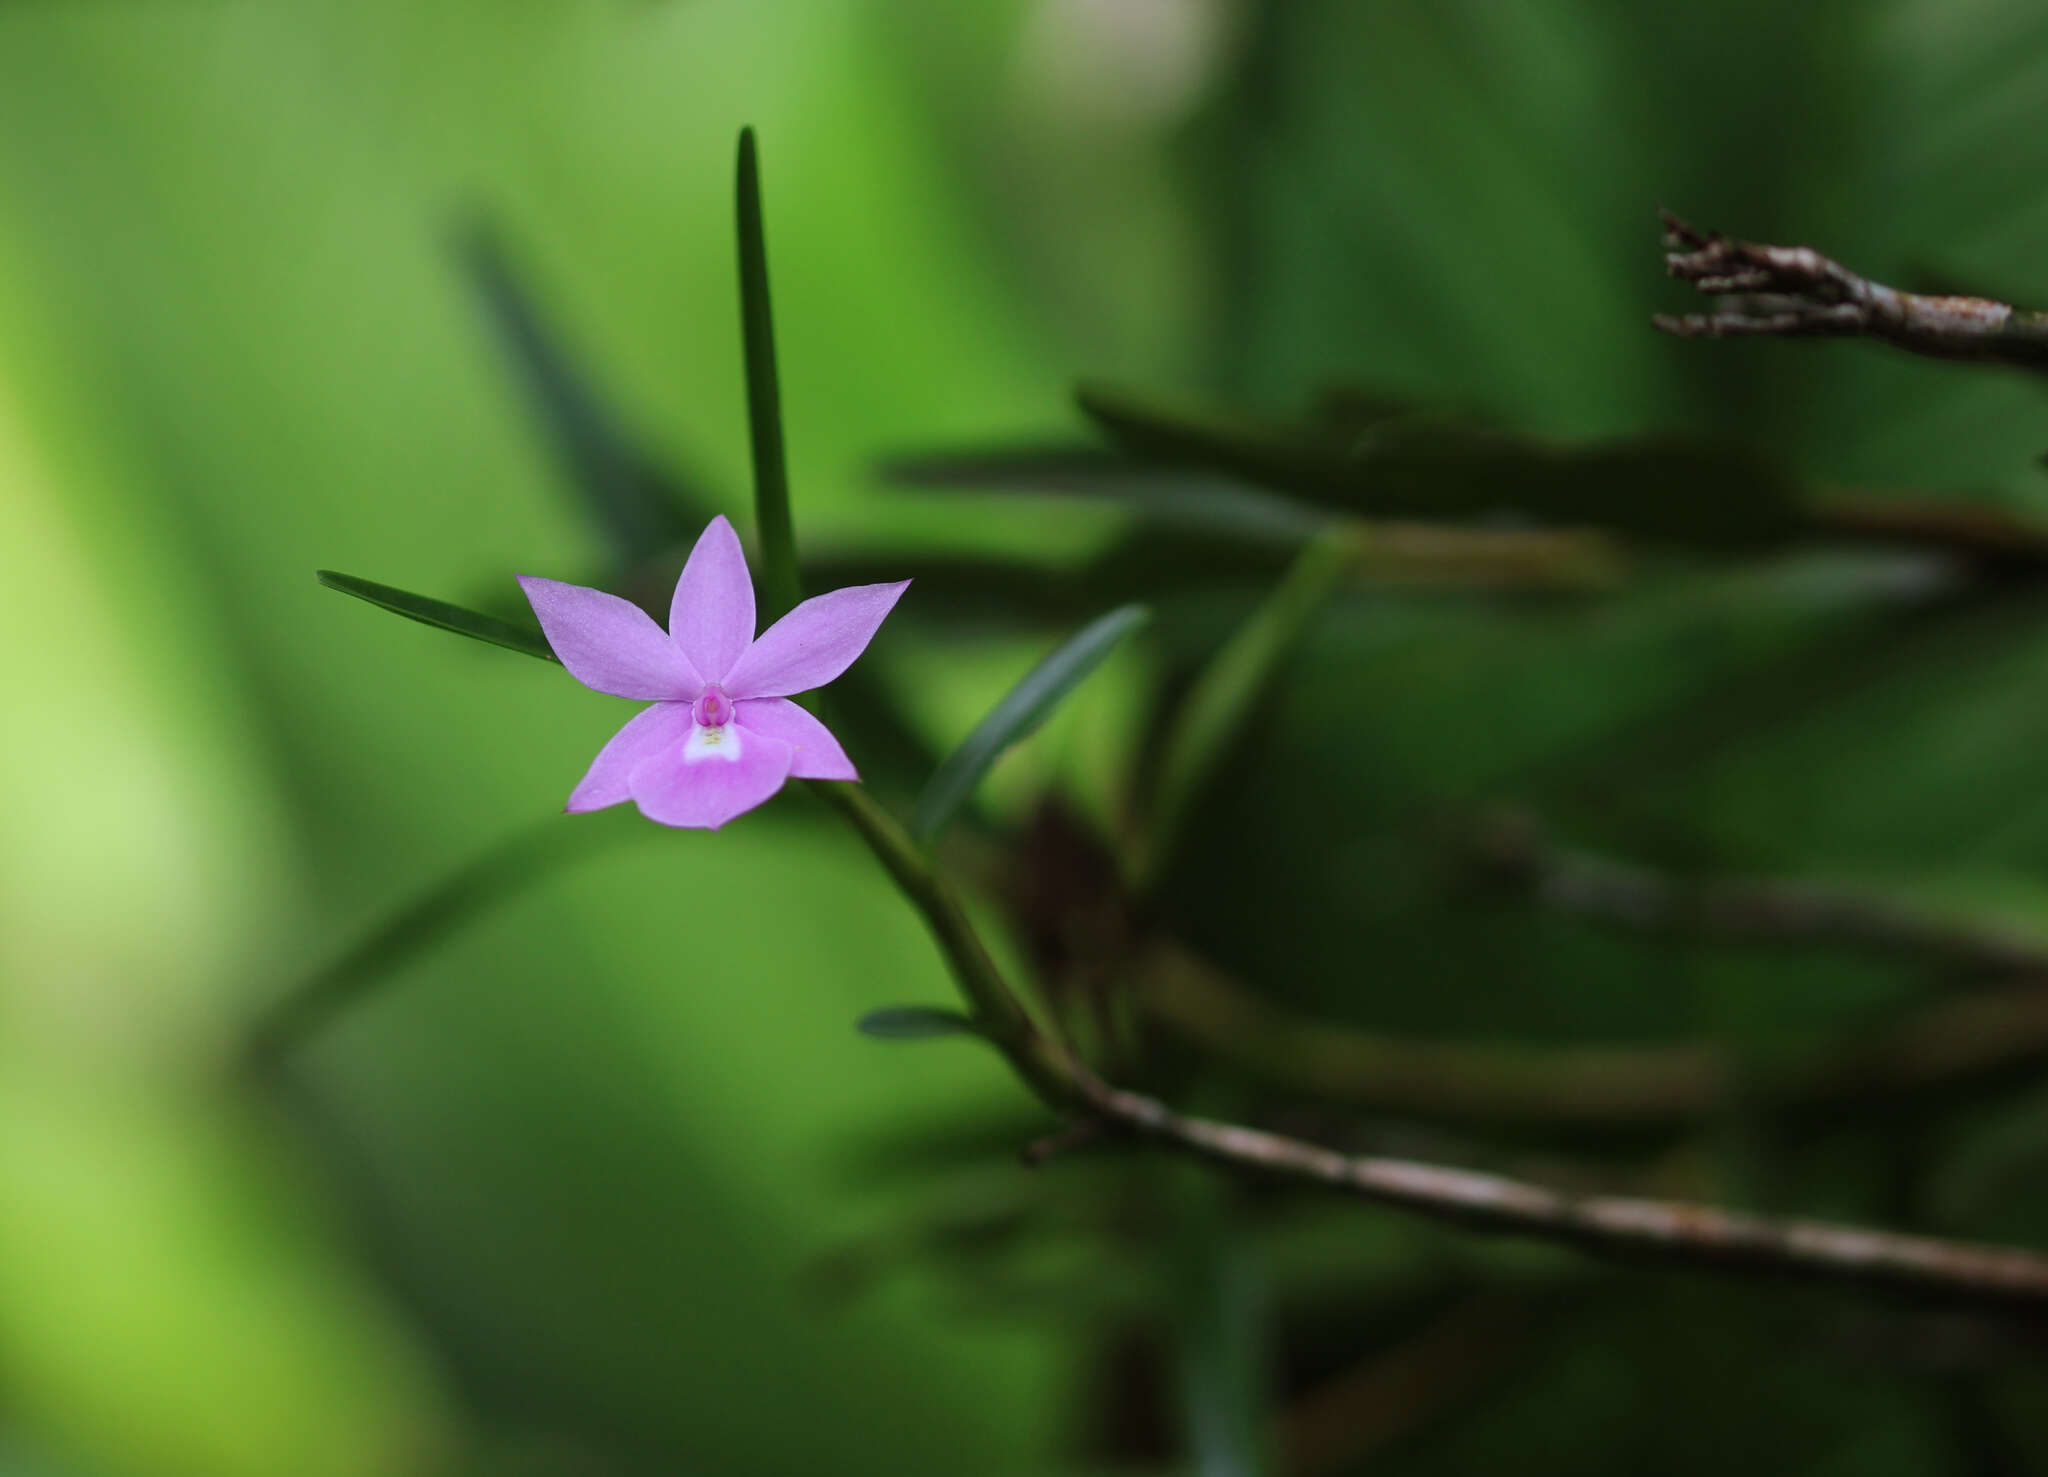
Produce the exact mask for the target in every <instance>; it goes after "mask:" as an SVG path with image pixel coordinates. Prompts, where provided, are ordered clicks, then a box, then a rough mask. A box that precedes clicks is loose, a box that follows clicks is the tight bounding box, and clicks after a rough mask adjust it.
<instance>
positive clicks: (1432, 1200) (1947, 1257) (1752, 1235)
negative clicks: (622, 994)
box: [817, 785, 2048, 1308]
mask: <svg viewBox="0 0 2048 1477" xmlns="http://www.w3.org/2000/svg"><path fill="white" fill-rule="evenodd" d="M817 788H819V789H820V790H821V791H822V793H824V794H825V795H826V796H827V797H828V798H829V799H830V800H831V801H832V803H833V804H835V805H836V806H838V808H839V809H840V810H841V812H842V813H844V814H845V815H846V817H847V819H848V820H849V821H851V822H852V824H853V825H854V827H855V829H856V830H858V831H859V832H860V835H861V837H862V839H863V840H865V841H866V842H867V843H868V846H869V848H870V849H871V850H873V851H874V853H875V855H876V857H877V859H878V860H880V861H881V863H882V864H883V866H884V867H885V868H887V870H888V871H889V873H890V874H891V875H892V876H893V877H894V878H895V879H896V881H897V883H898V885H899V886H900V888H901V890H902V892H903V894H904V896H905V897H906V898H907V899H909V900H910V902H911V903H912V904H913V905H914V906H915V907H916V908H917V909H918V911H919V912H920V913H921V914H923V916H924V919H925V922H926V924H927V925H928V926H929V927H930V928H931V930H932V933H933V936H934V938H935V939H936V940H937V941H938V943H939V945H940V947H941V948H942V949H943V950H944V952H945V954H946V957H947V959H948V962H949V963H950V964H951V965H952V968H953V975H954V979H955V980H956V982H957V983H958V984H959V986H960V990H961V994H962V995H963V997H964V998H965V999H966V1000H967V1002H968V1004H969V1005H970V1006H971V1007H972V1009H973V1011H974V1014H975V1017H976V1020H977V1022H978V1023H979V1024H980V1026H981V1028H982V1032H983V1034H984V1035H985V1036H986V1037H987V1038H988V1040H989V1041H990V1042H991V1043H992V1044H993V1045H994V1046H995V1047H996V1048H997V1049H998V1050H1000V1051H1001V1052H1002V1053H1003V1054H1004V1056H1005V1057H1006V1058H1008V1060H1009V1061H1010V1063H1011V1064H1012V1066H1013V1067H1015V1068H1016V1070H1017V1072H1018V1075H1019V1076H1020V1077H1022V1078H1023V1079H1024V1081H1025V1082H1026V1083H1027V1084H1028V1085H1029V1086H1030V1087H1031V1088H1032V1089H1033V1090H1034V1091H1035V1092H1037V1093H1038V1095H1039V1096H1040V1097H1041V1098H1042V1099H1043V1100H1044V1101H1045V1102H1046V1103H1047V1104H1048V1106H1051V1107H1053V1108H1054V1109H1056V1110H1057V1111H1060V1112H1062V1113H1073V1112H1080V1113H1084V1114H1088V1115H1091V1116H1093V1117H1095V1118H1097V1119H1100V1120H1102V1122H1103V1123H1104V1124H1105V1125H1106V1126H1108V1127H1111V1128H1121V1129H1125V1130H1129V1131H1131V1132H1134V1133H1137V1134H1140V1135H1143V1136H1144V1137H1147V1138H1150V1139H1154V1140H1157V1141H1158V1142H1160V1143H1162V1144H1165V1145H1168V1146H1170V1147H1172V1148H1174V1149H1177V1150H1179V1151H1181V1152H1183V1153H1187V1154H1192V1155H1195V1156H1197V1157H1199V1158H1203V1159H1208V1160H1212V1161H1214V1162H1216V1163H1219V1164H1222V1165H1226V1166H1228V1167H1230V1168H1232V1169H1235V1170H1238V1171H1243V1172H1253V1173H1259V1174H1266V1175H1271V1176H1274V1177H1276V1178H1280V1179H1284V1180H1296V1181H1301V1182H1304V1183H1308V1184H1316V1185H1322V1186H1325V1187H1327V1188H1330V1189H1334V1190H1338V1191H1341V1192H1344V1193H1347V1194H1351V1195H1355V1196H1358V1197H1359V1198H1361V1199H1365V1200H1369V1201H1372V1202H1374V1203H1377V1204H1381V1205H1391V1206H1397V1207H1400V1208H1403V1209H1407V1210H1412V1211H1415V1212H1417V1213H1419V1214H1423V1215H1429V1216H1433V1217H1435V1218H1437V1219H1440V1220H1447V1221H1454V1222H1458V1223H1460V1224H1463V1225H1467V1226H1470V1227H1473V1228H1474V1229H1478V1230H1484V1231H1498V1232H1508V1233H1513V1234H1519V1235H1526V1236H1539V1237H1544V1238H1547V1239H1550V1240H1555V1241H1564V1242H1570V1243H1574V1244H1577V1245H1580V1246H1584V1247H1586V1248H1588V1249H1589V1250H1593V1251H1597V1252H1602V1253H1605V1254H1609V1255H1614V1256H1633V1257H1638V1258H1641V1257H1654V1258H1657V1259H1660V1260H1664V1261H1671V1262H1678V1263H1688V1264H1693V1265H1699V1266H1707V1267H1718V1268H1723V1269H1728V1270H1738V1271H1748V1272H1757V1273H1774V1274H1778V1275H1789V1276H1797V1277H1804V1278H1810V1279H1832V1280H1839V1281H1855V1282H1862V1283H1867V1284H1870V1285H1872V1286H1877V1287H1883V1288H1888V1289H1891V1290H1894V1291H1905V1292H1913V1293H1919V1294H1928V1295H1939V1296H1944V1297H1949V1298H1958V1299H1974V1300H1979V1301H1989V1302H1995V1303H2001V1304H2018V1305H2024V1306H2026V1307H2028V1308H2048V1255H2042V1254H2038V1253H2035V1252H2031V1251H2022V1250H2018V1249H2015V1248H2011V1247H1998V1246H1979V1245H1972V1244H1969V1243H1966V1242H1958V1241H1943V1240H1937V1239H1934V1238H1931V1237H1923V1236H1902V1235H1895V1234H1892V1233H1889V1232H1884V1231H1871V1230H1865V1229H1863V1228H1860V1227H1855V1226H1841V1225H1830V1224H1827V1223H1824V1222H1819V1221H1801V1220H1773V1219H1767V1218H1765V1217H1761V1216H1751V1215H1744V1214H1741V1213H1739V1212H1735V1211H1729V1210H1722V1209H1718V1208H1716V1207H1712V1206H1705V1205H1689V1204H1683V1203H1676V1202H1669V1201H1658V1200H1639V1199H1632V1198H1627V1197H1621V1196H1609V1195H1576V1194H1570V1193H1567V1192H1565V1191H1562V1190H1556V1189H1549V1188H1546V1187H1544V1186H1541V1185H1534V1184H1529V1183H1526V1182H1524V1181H1520V1180H1512V1179H1508V1178H1505V1177H1503V1176H1500V1175H1492V1174H1481V1173H1477V1172H1475V1171H1472V1170H1465V1169H1452V1168H1446V1167H1444V1166H1441V1165H1434V1164H1420V1163H1415V1162H1413V1161H1410V1160H1405V1159H1392V1158H1384V1157H1379V1156H1371V1155H1364V1156H1351V1155H1345V1154H1340V1153H1338V1152H1336V1151H1335V1150H1332V1149H1326V1148H1323V1147H1321V1146H1320V1145H1316V1144H1311V1143H1306V1142H1304V1141H1302V1140H1300V1139H1293V1138H1288V1137H1285V1136H1283V1135H1281V1134H1275V1133H1267V1132H1265V1131H1263V1130H1260V1129H1255V1128H1247V1127H1244V1126H1242V1125H1239V1124H1233V1123H1221V1122H1217V1121H1215V1120H1213V1119H1207V1118H1195V1117H1190V1116H1188V1115H1186V1114H1183V1113H1179V1112H1176V1111H1175V1110H1173V1109H1172V1108H1170V1107H1168V1106H1167V1105H1166V1104H1165V1103H1162V1102H1160V1101H1159V1100H1158V1099H1156V1098H1151V1097H1146V1096H1144V1095H1143V1094H1141V1093H1135V1092H1129V1091H1126V1090H1125V1089H1123V1088H1119V1087H1113V1086H1111V1085H1110V1084H1108V1083H1106V1082H1103V1081H1102V1080H1100V1079H1099V1078H1097V1077H1096V1076H1095V1074H1094V1073H1093V1072H1091V1071H1089V1070H1088V1068H1087V1067H1086V1066H1084V1065H1083V1064H1082V1063H1081V1062H1080V1060H1079V1059H1078V1058H1076V1057H1075V1056H1074V1054H1073V1053H1072V1052H1071V1051H1070V1050H1068V1048H1067V1047H1066V1046H1065V1044H1064V1043H1062V1042H1060V1041H1058V1040H1057V1039H1055V1038H1054V1037H1052V1036H1051V1035H1050V1034H1049V1033H1048V1032H1047V1031H1046V1029H1045V1028H1044V1027H1042V1026H1041V1025H1039V1024H1038V1023H1037V1022H1036V1021H1035V1020H1034V1019H1033V1017H1032V1016H1031V1014H1030V1012H1029V1011H1027V1010H1026V1009H1025V1008H1024V1006H1023V1004H1022V1002H1021V1001H1020V1000H1019V998H1018V996H1017V995H1016V993H1015V992H1014V991H1013V990H1012V989H1011V987H1010V985H1009V982H1008V981H1007V980H1005V979H1004V978H1003V976H1002V974H1001V973H1000V971H999V970H998V969H997V968H996V965H995V962H994V960H993V959H992V958H991V956H990V955H989V953H988V951H987V950H986V949H985V948H983V947H982V945H981V943H980V941H979V939H978V938H977V937H976V936H975V935H974V932H973V928H972V925H971V924H970V923H969V922H968V919H967V915H966V913H965V911H964V910H963V909H962V908H961V906H960V904H959V902H958V900H957V899H956V898H954V896H953V894H952V890H951V888H950V887H949V886H948V885H947V884H946V882H945V880H944V879H943V878H941V877H940V876H939V875H938V874H937V873H936V872H934V871H933V870H932V867H931V864H930V862H929V860H928V859H927V858H926V857H925V855H924V854H923V853H922V852H921V851H920V850H919V849H918V848H917V846H916V844H915V843H914V842H912V841H911V839H910V836H909V834H908V833H907V832H905V831H904V830H903V828H902V827H901V826H900V825H898V824H897V823H896V821H895V820H894V819H893V818H892V817H891V816H889V815H888V813H887V812H885V811H883V810H881V809H880V808H879V807H878V806H876V805H875V803H874V802H873V801H872V800H870V799H868V797H867V796H866V795H864V794H862V793H861V792H860V790H859V789H858V787H856V786H852V785H829V786H820V787H817Z"/></svg>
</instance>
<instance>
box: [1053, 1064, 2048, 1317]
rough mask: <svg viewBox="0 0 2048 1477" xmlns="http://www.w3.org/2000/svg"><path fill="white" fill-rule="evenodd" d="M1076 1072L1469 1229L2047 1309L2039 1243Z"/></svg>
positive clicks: (1281, 1166)
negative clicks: (1418, 1145)
mask: <svg viewBox="0 0 2048 1477" xmlns="http://www.w3.org/2000/svg"><path fill="white" fill-rule="evenodd" d="M1075 1082H1076V1085H1077V1086H1078V1087H1079V1088H1080V1090H1081V1093H1082V1097H1083V1100H1084V1101H1085V1102H1086V1103H1087V1105H1088V1106H1089V1107H1091V1108H1092V1109H1094V1111H1096V1112H1097V1113H1099V1114H1100V1115H1101V1116H1102V1117H1104V1118H1106V1119H1108V1120H1110V1121H1111V1122H1113V1123H1117V1124H1121V1125H1123V1126H1125V1127H1127V1128H1130V1129H1133V1130H1135V1131H1136V1132H1139V1133H1142V1134H1144V1135H1146V1136H1147V1137H1150V1138H1154V1139H1157V1140H1159V1141H1161V1142H1162V1143H1166V1144H1169V1145H1171V1146H1173V1147H1174V1148H1177V1149H1179V1150H1181V1151H1183V1152H1185V1153H1190V1154H1194V1155H1196V1156H1197V1157H1199V1158H1203V1159H1208V1160H1211V1161H1214V1162H1216V1163H1219V1164H1223V1165H1226V1166H1229V1167H1230V1168H1233V1169H1236V1170H1240V1171H1251V1172H1255V1173H1260V1174H1266V1175H1271V1176H1274V1177H1276V1178H1280V1179H1288V1180H1301V1181H1305V1182H1308V1183H1311V1184H1320V1185H1323V1186H1326V1187H1328V1188H1330V1189H1334V1190H1339V1191H1342V1192H1344V1193H1346V1194H1350V1195H1355V1196H1358V1197H1359V1198H1361V1199H1364V1200H1370V1201H1373V1202H1374V1203H1376V1204H1380V1205H1391V1206H1397V1207H1399V1208H1402V1209H1406V1210H1412V1211H1416V1212H1419V1213H1421V1214H1423V1215H1428V1216H1433V1217H1435V1218H1437V1219H1439V1220H1447V1221H1454V1222H1457V1223H1460V1224H1463V1225H1465V1226H1468V1227H1470V1228H1472V1229H1474V1230H1479V1231H1499V1232H1509V1233H1514V1234H1519V1235H1525V1236H1539V1237H1543V1238H1546V1239H1549V1240H1554V1241H1564V1242H1569V1243H1573V1244H1576V1245H1579V1246H1582V1247H1585V1248H1586V1249H1588V1250H1591V1251H1596V1252H1600V1253H1603V1254H1606V1255H1610V1256H1619V1257H1632V1258H1638V1259H1641V1258H1655V1259H1657V1260H1661V1261H1670V1262H1677V1263H1683V1264H1690V1265H1694V1266H1701V1267H1711V1268H1720V1269H1723V1270H1728V1271H1746V1272H1753V1273H1766V1274H1776V1275H1790V1276H1798V1277H1805V1278H1811V1279H1821V1280H1831V1281H1846V1282H1859V1283H1864V1284H1866V1285H1869V1286H1873V1287H1881V1288H1886V1289H1889V1290H1891V1291H1895V1292H1912V1293H1919V1294H1935V1295H1941V1296H1946V1297H1952V1298H1963V1299H1972V1300H1980V1301H1994V1302H2009V1303H2020V1304H2024V1305H2027V1306H2029V1307H2035V1306H2039V1307H2043V1308H2048V1255H2042V1254H2040V1253H2037V1252H2032V1251H2022V1250H2018V1249H2016V1248H2012V1247H2000V1246H1979V1245H1972V1244H1970V1243H1968V1242H1962V1241H1944V1240H1939V1239H1936V1238H1934V1237H1929V1236H1902V1235H1897V1234H1894V1233H1892V1232H1888V1231H1872V1230H1867V1229H1865V1228H1863V1227H1859V1226H1844V1225H1834V1224H1830V1223H1828V1222H1824V1221H1806V1220H1776V1219H1770V1218H1767V1217H1764V1216H1754V1215H1745V1214H1743V1213H1741V1212H1739V1211H1731V1210H1723V1209H1720V1208H1718V1207H1715V1206H1710V1205H1691V1204H1685V1203H1681V1202H1676V1201H1666V1200H1639V1199H1635V1198H1632V1197H1627V1196H1618V1195H1574V1194H1568V1193H1566V1192H1564V1191H1562V1190H1554V1189H1548V1188H1546V1187H1544V1186H1541V1185H1533V1184H1529V1183H1527V1182H1525V1181H1521V1180H1512V1179H1508V1178H1506V1177H1504V1176H1501V1175H1494V1174H1482V1173H1479V1172H1477V1171H1474V1170H1469V1169H1453V1168H1448V1167H1445V1166H1442V1165H1436V1164H1419V1163H1416V1162H1414V1161H1412V1160H1406V1159H1389V1158H1382V1157H1378V1156H1373V1155H1358V1156H1352V1155H1345V1154H1339V1153H1337V1152H1336V1151H1335V1150H1332V1149H1325V1148H1322V1147H1321V1146H1319V1145H1316V1144H1309V1143H1304V1142H1302V1141H1301V1140H1299V1139H1291V1138H1286V1137H1284V1136H1282V1135H1280V1134H1275V1133H1267V1132H1265V1131H1264V1130H1262V1129H1256V1128H1247V1127H1244V1126H1242V1125H1240V1124H1235V1123H1219V1122H1217V1121H1215V1120H1213V1119H1208V1118H1193V1117H1189V1116H1187V1115H1185V1114H1182V1113H1177V1112H1175V1111H1174V1110H1173V1109H1171V1108H1169V1107H1167V1106H1166V1104H1164V1103H1162V1102H1160V1101H1158V1100H1157V1099H1156V1098H1149V1097H1145V1096H1143V1095H1142V1094H1139V1093H1134V1092H1126V1091H1124V1090H1123V1089H1121V1088H1116V1087H1111V1086H1109V1085H1108V1084H1107V1083H1103V1082H1098V1081H1096V1080H1095V1079H1094V1078H1093V1077H1092V1076H1090V1075H1089V1074H1088V1073H1087V1071H1086V1070H1085V1069H1082V1068H1079V1067H1078V1066H1077V1067H1076V1069H1075Z"/></svg>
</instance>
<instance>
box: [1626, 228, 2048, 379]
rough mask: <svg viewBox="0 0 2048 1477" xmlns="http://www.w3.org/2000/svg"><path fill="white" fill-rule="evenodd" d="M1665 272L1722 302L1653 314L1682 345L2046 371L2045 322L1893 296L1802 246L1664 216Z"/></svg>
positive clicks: (2002, 309) (1976, 305)
mask: <svg viewBox="0 0 2048 1477" xmlns="http://www.w3.org/2000/svg"><path fill="white" fill-rule="evenodd" d="M1659 215H1660V216H1661V218H1662V219H1663V222H1664V245H1665V256H1664V264H1665V267H1666V268H1667V269H1668V270H1669V271H1670V273H1671V275H1672V276H1674V277H1677V278H1679V279H1680V280H1681V281H1685V282H1690V283H1692V285H1693V286H1695V287H1697V288H1698V289H1699V290H1700V291H1701V292H1703V293H1706V294H1708V295H1709V296H1714V297H1720V298H1722V299H1724V300H1725V301H1724V302H1723V303H1722V304H1721V306H1719V307H1717V308H1716V309H1715V310H1714V311H1713V312H1711V313H1688V314H1685V315H1683V316H1673V315H1670V314H1662V313H1660V314H1658V315H1657V316H1656V317H1655V318H1653V319H1652V320H1651V321H1652V322H1654V323H1655V324H1656V325H1657V327H1659V328H1661V329H1663V330H1664V331H1665V332H1666V333H1672V334H1677V335H1678V336H1679V337H1681V338H1742V337H1769V338H1875V339H1881V340H1883V341H1884V342H1885V343H1888V344H1892V345H1895V346H1896V347H1898V348H1901V349H1907V350H1910V351H1911V352H1913V353H1916V354H1931V355H1933V356H1934V357H1936V358H1940V359H1975V360H1982V361H1986V362H1990V363H2001V364H2013V365H2019V366H2021V367H2023V368H2027V369H2034V370H2048V313H2039V312H2032V311H2029V310H2027V309H2024V308H2015V307H2013V306H2012V305H2011V304H2010V303H2001V302H1994V301H1992V300H1991V299H1989V298H1981V297H1946V296H1944V297H1935V296H1929V295H1926V294H1923V293H1914V292H1900V291H1899V290H1898V289H1896V288H1892V287H1887V286H1885V285H1884V284H1883V283H1882V282H1873V281H1871V280H1870V279H1869V278H1867V277H1861V276H1858V275H1857V274H1856V273H1854V272H1852V271H1850V270H1849V269H1848V268H1847V267H1844V266H1843V265H1842V264H1841V263H1839V262H1837V261H1834V260H1832V259H1830V258H1828V257H1825V256H1822V255H1821V254H1820V253H1819V252H1817V251H1815V250H1814V249H1813V248H1812V247H1810V246H1766V245H1761V244H1759V243H1757V242H1753V241H1737V240H1735V239H1734V238H1732V237H1728V236H1722V235H1719V234H1716V233H1710V232H1704V231H1700V230H1697V229H1695V228H1694V227H1693V226H1691V225H1688V224H1687V223H1686V222H1685V221H1683V220H1681V219H1679V217H1677V216H1676V215H1673V214H1672V213H1671V212H1670V211H1668V210H1666V211H1660V212H1659Z"/></svg>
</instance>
